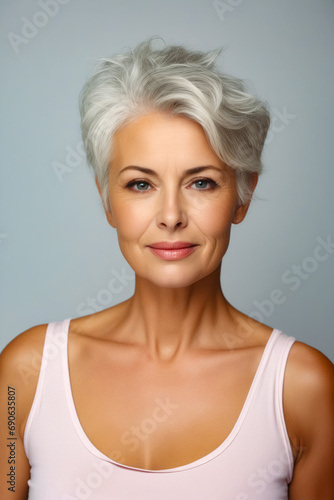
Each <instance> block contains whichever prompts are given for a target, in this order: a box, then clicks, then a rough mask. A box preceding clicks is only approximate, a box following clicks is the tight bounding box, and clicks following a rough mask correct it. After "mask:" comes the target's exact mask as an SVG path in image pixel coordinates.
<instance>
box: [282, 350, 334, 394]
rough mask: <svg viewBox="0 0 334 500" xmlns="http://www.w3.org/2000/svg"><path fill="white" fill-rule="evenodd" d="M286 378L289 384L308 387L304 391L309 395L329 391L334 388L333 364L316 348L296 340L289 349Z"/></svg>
mask: <svg viewBox="0 0 334 500" xmlns="http://www.w3.org/2000/svg"><path fill="white" fill-rule="evenodd" d="M286 378H287V379H288V380H289V381H290V385H292V386H295V387H299V388H302V387H304V388H305V389H308V390H306V393H307V394H310V395H312V393H314V392H315V393H318V392H319V391H321V392H323V391H325V392H326V391H331V390H333V389H334V365H333V363H332V362H331V361H330V359H328V358H327V357H326V356H325V355H324V354H323V353H322V352H320V351H319V350H318V349H315V348H314V347H311V346H309V345H307V344H304V343H303V342H298V341H296V342H295V343H294V344H293V345H292V347H291V350H290V354H289V358H288V362H287V367H286ZM301 396H302V395H301Z"/></svg>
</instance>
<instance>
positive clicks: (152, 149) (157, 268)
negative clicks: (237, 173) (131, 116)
mask: <svg viewBox="0 0 334 500" xmlns="http://www.w3.org/2000/svg"><path fill="white" fill-rule="evenodd" d="M194 169H196V171H195V170H194ZM237 199H238V197H237V190H236V182H235V177H234V174H233V172H232V170H231V169H230V168H229V167H227V166H226V165H224V164H223V163H222V161H221V160H220V159H219V158H218V156H217V155H216V153H215V152H214V151H213V149H212V148H211V146H210V144H209V143H208V140H207V138H206V136H205V133H204V131H203V129H202V127H201V126H200V125H199V124H197V123H196V122H194V121H192V120H190V119H187V118H185V117H180V116H172V115H167V114H162V113H158V112H154V113H151V114H148V115H145V116H142V117H140V118H139V119H137V120H136V121H134V122H132V123H129V124H127V125H126V126H124V127H123V128H122V129H120V130H118V132H117V133H116V134H115V136H114V142H113V159H112V161H111V163H110V175H109V200H110V211H108V212H106V214H107V218H108V221H109V223H110V224H111V225H112V226H113V227H115V228H116V230H117V234H118V241H119V245H120V248H121V251H122V253H123V255H124V257H125V259H126V260H127V262H128V263H129V265H130V266H131V267H132V269H133V270H134V271H135V273H136V274H137V276H141V277H143V278H146V279H148V280H150V281H152V282H154V283H155V284H157V285H159V286H164V287H181V286H187V285H190V284H192V283H194V282H196V281H198V280H199V279H201V278H203V277H205V276H207V275H208V274H210V273H212V272H213V271H214V270H215V269H216V268H217V267H218V266H219V264H220V263H221V260H222V257H223V256H224V254H225V252H226V250H227V247H228V243H229V236H230V230H231V224H232V222H235V221H236V220H237V219H239V221H240V220H242V218H243V217H244V215H245V214H246V211H247V208H248V207H247V206H243V207H238V203H237ZM159 242H164V243H165V242H169V243H172V242H187V244H191V245H194V247H193V248H192V250H190V251H188V253H187V254H186V255H183V254H184V253H185V252H183V254H182V252H179V253H177V252H173V253H172V252H167V253H166V252H160V253H159V252H158V253H157V252H156V251H154V250H152V248H151V247H150V246H151V245H154V244H156V243H159Z"/></svg>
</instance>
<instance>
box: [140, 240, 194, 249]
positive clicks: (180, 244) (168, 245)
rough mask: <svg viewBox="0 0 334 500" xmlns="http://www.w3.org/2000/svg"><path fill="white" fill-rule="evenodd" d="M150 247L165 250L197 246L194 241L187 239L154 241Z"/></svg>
mask: <svg viewBox="0 0 334 500" xmlns="http://www.w3.org/2000/svg"><path fill="white" fill-rule="evenodd" d="M148 246H149V247H150V248H160V249H164V250H175V249H179V248H189V247H193V246H195V244H194V243H189V242H187V241H174V242H172V241H159V242H158V243H152V245H148Z"/></svg>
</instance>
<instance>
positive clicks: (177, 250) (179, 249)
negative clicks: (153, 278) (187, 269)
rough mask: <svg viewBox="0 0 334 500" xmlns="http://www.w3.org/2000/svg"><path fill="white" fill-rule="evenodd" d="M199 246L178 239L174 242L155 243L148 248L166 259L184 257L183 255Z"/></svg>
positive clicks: (190, 252) (185, 255)
mask: <svg viewBox="0 0 334 500" xmlns="http://www.w3.org/2000/svg"><path fill="white" fill-rule="evenodd" d="M197 247H198V245H194V244H193V243H189V242H186V241H176V242H173V243H172V242H167V241H161V242H159V243H154V244H153V245H148V248H149V249H150V250H151V252H152V253H154V255H156V256H157V257H160V258H162V259H164V260H178V259H182V258H183V257H187V256H188V255H190V254H192V253H193V252H194V251H195V250H196V248H197Z"/></svg>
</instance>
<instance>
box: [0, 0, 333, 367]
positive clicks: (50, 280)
mask: <svg viewBox="0 0 334 500" xmlns="http://www.w3.org/2000/svg"><path fill="white" fill-rule="evenodd" d="M60 1H61V3H62V4H61V5H60ZM55 2H56V4H55ZM43 3H44V4H45V6H46V5H48V7H45V8H44V10H43V8H42V6H41V5H42V4H43ZM51 4H52V5H53V7H52V5H51ZM217 5H218V7H219V8H218V7H216V8H215V5H214V2H212V1H211V0H169V1H168V2H167V1H165V0H163V1H162V0H155V1H154V0H141V1H138V2H136V1H134V0H132V1H131V0H121V1H120V0H111V1H110V0H109V1H107V0H97V1H89V0H59V2H57V1H56V0H53V1H52V2H51V3H50V2H49V1H46V0H45V2H43V0H40V1H39V2H38V1H33V0H24V1H23V0H21V1H19V0H15V2H13V1H12V0H1V21H0V27H1V60H2V65H1V66H2V78H1V87H2V90H1V96H2V99H1V138H2V144H3V145H2V154H1V193H0V194H1V221H0V254H1V280H2V287H1V343H0V347H1V348H2V347H3V346H4V345H5V344H6V343H7V342H9V341H10V340H11V339H12V338H13V337H14V336H16V335H17V334H19V333H20V332H21V331H23V330H25V329H27V328H29V327H30V326H33V325H36V324H39V323H46V322H50V321H56V320H62V319H64V318H68V317H76V316H79V315H82V314H85V313H87V312H89V310H90V307H89V305H88V302H89V301H90V302H91V303H93V304H94V306H93V309H94V308H96V309H97V308H103V307H108V306H111V305H113V304H116V303H118V302H120V301H122V300H125V299H126V298H128V297H129V296H130V295H132V293H133V289H134V280H133V279H132V278H133V276H134V275H133V271H132V270H131V269H130V268H129V266H128V264H127V263H126V261H125V260H124V258H123V256H122V255H121V253H120V250H119V248H118V243H117V237H116V233H115V231H114V230H113V229H111V228H110V227H109V226H108V225H107V222H106V221H105V217H104V213H103V211H102V207H101V204H100V200H99V197H98V193H97V191H96V188H95V185H94V182H93V176H92V173H91V171H90V170H89V169H88V167H87V166H86V161H85V159H84V157H83V155H82V152H81V151H80V131H79V113H78V105H77V102H78V94H79V92H80V89H81V87H82V85H83V83H84V81H85V80H86V78H87V77H88V75H89V73H90V71H91V70H92V68H93V66H94V62H95V61H96V59H97V58H99V57H102V56H108V55H110V54H113V53H116V52H118V51H121V50H123V49H124V48H125V47H128V46H131V47H133V46H134V45H135V44H137V43H138V42H139V41H142V40H143V39H144V38H147V37H148V36H151V35H160V36H162V37H163V38H164V39H165V40H166V41H167V42H172V43H181V44H186V45H188V46H189V47H193V48H197V49H200V50H208V49H214V48H217V47H221V46H225V47H226V50H225V52H224V53H223V55H222V56H221V57H220V59H219V64H220V66H221V67H222V68H224V69H225V71H226V72H228V73H232V74H234V75H235V76H238V77H241V78H245V79H247V80H249V82H252V84H253V88H255V89H256V91H257V93H258V95H259V96H260V97H261V98H263V99H265V100H267V101H268V102H269V103H270V106H271V112H272V115H273V117H274V120H273V127H272V129H271V132H270V135H269V139H268V141H267V145H266V148H265V153H264V163H265V166H266V170H265V172H264V174H263V176H262V177H261V179H260V181H259V184H258V188H257V195H258V197H259V199H258V200H256V201H254V202H253V204H252V206H251V209H250V211H249V213H248V216H247V218H246V220H245V221H244V222H243V223H242V224H241V225H240V226H236V227H234V228H233V231H232V240H231V245H230V248H229V251H228V254H227V255H226V257H225V258H224V263H223V268H222V286H223V290H224V292H225V294H226V296H227V298H228V299H229V300H230V301H231V302H232V304H233V305H234V306H236V307H237V308H239V309H241V310H242V311H243V312H245V313H247V314H253V315H254V317H256V318H257V319H261V316H262V320H263V322H265V323H266V324H268V325H270V326H272V327H276V328H279V329H281V330H282V331H284V332H285V333H287V334H289V335H293V336H294V337H296V338H297V339H298V340H301V341H303V342H306V343H308V344H311V345H312V346H315V347H317V348H318V349H320V350H321V351H323V352H324V353H325V354H326V355H327V356H328V357H330V358H331V359H332V360H333V359H334V340H333V326H332V324H333V319H332V311H333V291H334V286H333V269H334V252H333V249H332V248H331V247H330V248H328V249H327V250H325V249H323V250H322V251H321V253H319V254H318V253H317V250H316V249H317V246H318V245H319V242H318V241H317V239H319V238H322V239H323V240H324V241H326V239H327V238H329V239H330V238H332V239H334V230H333V207H332V201H331V200H332V192H333V175H334V174H333V154H332V152H333V147H332V145H333V144H332V143H333V125H332V122H333V120H332V117H333V111H334V110H333V98H332V93H333V88H334V81H333V80H334V79H333V57H332V51H333V46H334V35H333V33H334V30H333V21H334V2H333V1H330V0H313V1H310V0H294V1H291V0H248V1H246V0H245V1H242V0H226V1H224V2H223V1H221V2H220V3H219V2H217ZM41 12H42V14H41ZM47 12H48V13H47ZM43 13H44V14H43ZM29 23H32V24H29ZM34 24H35V25H38V27H37V28H36V27H35V28H34ZM10 33H11V35H10ZM19 37H21V38H19ZM282 115H283V118H282ZM75 150H78V152H77V153H76V154H74V153H73V151H75ZM60 165H62V166H60ZM60 168H61V169H63V171H62V173H61V174H60V173H59V169H60ZM56 171H58V175H57V174H56ZM314 252H316V254H315V255H316V258H315V257H314ZM319 256H320V257H321V259H322V260H320V259H319ZM293 266H301V271H302V273H303V274H302V275H301V276H302V277H299V278H297V280H296V275H295V281H292V278H293V275H294V273H295V270H296V269H297V268H293ZM117 272H118V273H120V274H122V273H125V274H126V276H129V277H128V278H125V279H123V281H122V280H119V279H118V280H116V282H117V291H115V289H114V291H113V292H111V291H110V290H108V284H109V282H110V279H111V278H112V277H115V273H116V274H117ZM283 275H284V276H286V278H287V279H285V280H284V279H283V278H282V277H283ZM298 280H299V281H298ZM116 282H114V284H115V283H116ZM294 286H295V287H296V289H295V290H293V289H292V288H293V287H294ZM275 289H278V290H280V296H281V300H280V302H282V303H280V304H277V303H276V304H273V302H272V298H275V294H276V293H278V292H273V290H275ZM264 301H265V302H264ZM269 301H270V302H269ZM263 307H265V310H262V311H261V309H262V308H263ZM260 315H261V316H260Z"/></svg>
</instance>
